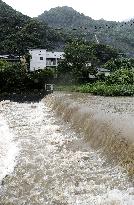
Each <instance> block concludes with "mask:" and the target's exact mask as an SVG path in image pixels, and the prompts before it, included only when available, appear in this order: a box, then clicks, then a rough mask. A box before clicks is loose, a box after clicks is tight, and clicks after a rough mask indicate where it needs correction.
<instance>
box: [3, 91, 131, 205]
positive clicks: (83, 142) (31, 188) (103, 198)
mask: <svg viewBox="0 0 134 205" xmlns="http://www.w3.org/2000/svg"><path fill="white" fill-rule="evenodd" d="M65 97H66V98H65V99H64V98H63V96H61V95H59V97H57V94H55V95H54V96H50V97H47V98H45V99H43V100H42V101H40V102H39V103H17V102H8V101H6V102H2V103H1V104H2V105H1V108H0V182H1V185H0V205H133V204H134V186H133V185H134V184H133V182H134V181H133V173H132V169H131V168H132V167H131V166H133V162H131V165H130V164H129V168H128V169H126V168H125V167H124V166H122V164H121V163H120V161H121V158H119V157H118V156H117V158H119V159H120V160H119V161H118V160H114V159H115V158H114V157H113V158H110V156H109V155H108V151H107V149H106V147H105V149H102V146H101V143H100V141H99V139H100V138H95V134H97V133H93V129H89V127H88V129H87V124H86V123H87V121H86V122H85V121H84V119H86V118H87V108H86V102H87V101H84V98H79V99H78V101H79V104H81V105H82V103H84V104H85V109H84V105H83V106H82V107H83V110H81V115H80V116H81V117H80V116H79V115H76V116H75V115H73V112H74V111H75V113H78V112H79V110H78V106H76V104H77V100H76V98H74V99H75V100H76V101H73V102H72V101H71V97H69V96H67V95H66V96H65ZM56 98H57V99H58V100H57V101H56ZM67 99H68V100H67ZM82 99H83V100H82ZM63 100H65V105H64V106H66V108H67V107H68V110H66V108H65V107H64V106H63V104H60V102H62V101H63ZM92 100H93V99H92ZM69 102H70V104H69ZM95 102H96V101H95ZM92 104H93V105H95V103H92ZM130 104H131V103H130ZM77 105H78V104H77ZM112 105H113V103H112ZM71 106H72V107H71ZM97 107H98V106H97ZM102 107H103V106H102ZM111 107H112V106H111ZM103 108H104V107H103ZM127 108H128V106H127ZM71 109H72V110H71ZM93 109H95V108H93V107H92V111H93ZM99 109H100V107H99ZM112 109H113V107H112V108H111V110H112ZM83 113H84V114H83ZM96 113H97V112H96ZM131 113H133V111H132V112H131ZM90 115H91V114H90ZM92 115H93V113H92ZM82 116H83V117H82ZM98 116H100V115H98ZM88 117H89V115H88ZM101 117H102V115H101ZM103 117H104V115H103ZM131 117H132V115H131ZM78 118H79V119H80V118H81V119H80V120H78V121H79V123H80V124H79V123H78V121H77V120H76V119H78ZM98 119H99V118H98ZM121 119H122V118H121ZM95 120H96V123H97V126H98V130H99V132H101V131H103V129H102V126H101V129H100V127H99V124H98V121H97V117H96V118H95ZM115 121H116V120H115ZM115 121H114V122H115ZM74 122H75V123H74ZM82 122H83V123H84V126H85V127H86V129H85V131H83V130H84V128H83V127H82ZM88 122H89V123H90V121H88ZM118 122H119V121H118ZM92 126H93V124H92ZM123 127H124V126H123ZM90 128H92V127H91V125H90ZM103 128H104V127H103ZM87 130H88V133H89V131H90V130H91V135H94V140H93V139H92V140H90V139H89V138H90V137H89V138H88V137H87V135H88V133H87ZM129 130H130V135H131V131H132V130H131V127H130V129H129ZM99 134H100V135H102V133H99ZM103 134H104V135H105V133H103ZM130 135H129V136H130ZM129 136H128V137H129ZM105 138H106V136H104V139H105ZM93 141H98V142H99V144H100V146H98V144H97V143H94V145H96V146H93ZM107 141H108V140H106V141H105V142H106V143H107ZM105 142H104V141H103V143H105ZM110 142H111V147H113V143H112V138H110ZM132 143H133V141H131V145H132ZM131 148H132V147H130V146H129V145H128V148H127V149H128V154H129V155H131V157H130V158H129V160H132V159H133V158H132V157H133V153H132V149H131ZM121 149H124V147H123V145H122V148H121ZM113 150H114V148H113V149H111V150H110V149H109V152H112V151H113ZM104 152H106V154H104ZM113 152H114V151H113ZM112 155H114V154H112ZM125 155H127V153H126V150H125V149H124V158H125ZM129 170H130V172H129Z"/></svg>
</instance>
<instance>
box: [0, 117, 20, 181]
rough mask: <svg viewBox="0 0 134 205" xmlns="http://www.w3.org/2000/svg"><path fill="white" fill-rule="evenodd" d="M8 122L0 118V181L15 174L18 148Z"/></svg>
mask: <svg viewBox="0 0 134 205" xmlns="http://www.w3.org/2000/svg"><path fill="white" fill-rule="evenodd" d="M13 140H14V135H13V134H12V133H11V132H10V130H9V127H8V125H7V123H6V121H5V120H4V119H3V118H2V117H0V181H1V180H2V179H3V178H4V177H5V176H6V175H8V174H9V173H11V172H13V170H14V167H15V164H16V160H15V159H16V156H17V154H18V148H17V145H16V144H15V142H14V141H13Z"/></svg>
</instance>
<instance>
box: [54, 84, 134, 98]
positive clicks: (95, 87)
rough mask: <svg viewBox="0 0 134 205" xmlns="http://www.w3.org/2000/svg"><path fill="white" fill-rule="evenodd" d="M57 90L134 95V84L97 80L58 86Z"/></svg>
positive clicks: (105, 94)
mask: <svg viewBox="0 0 134 205" xmlns="http://www.w3.org/2000/svg"><path fill="white" fill-rule="evenodd" d="M55 90H57V91H70V92H81V93H91V94H94V95H103V96H134V85H131V84H128V85H118V84H112V85H107V84H106V83H102V82H96V83H93V84H85V85H69V86H56V88H55Z"/></svg>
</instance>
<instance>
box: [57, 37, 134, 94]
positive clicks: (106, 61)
mask: <svg viewBox="0 0 134 205" xmlns="http://www.w3.org/2000/svg"><path fill="white" fill-rule="evenodd" d="M105 54H107V55H105ZM89 62H91V65H88V63H89ZM87 65H88V66H87ZM97 66H102V67H104V68H107V69H108V70H110V71H111V74H110V75H108V76H107V77H106V76H105V74H104V73H101V74H98V73H97V70H96V67H97ZM89 74H91V75H94V78H93V79H89ZM58 77H59V82H60V84H62V86H57V88H56V89H58V90H64V91H65V90H68V91H75V92H83V93H92V94H96V95H105V96H134V59H128V58H118V53H117V51H116V50H114V49H112V48H110V47H109V46H105V45H101V44H89V43H85V42H83V41H72V42H70V43H69V44H67V46H66V47H65V59H64V60H63V61H62V62H61V63H60V64H59V67H58ZM70 84H71V86H70ZM73 84H75V85H73ZM64 85H69V86H64Z"/></svg>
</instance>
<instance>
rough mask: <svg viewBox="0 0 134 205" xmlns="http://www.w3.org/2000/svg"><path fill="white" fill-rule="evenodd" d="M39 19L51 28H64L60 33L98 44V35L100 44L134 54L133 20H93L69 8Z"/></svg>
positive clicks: (60, 8)
mask: <svg viewBox="0 0 134 205" xmlns="http://www.w3.org/2000/svg"><path fill="white" fill-rule="evenodd" d="M38 19H40V20H43V21H44V22H46V23H48V25H49V26H51V27H54V28H57V29H58V28H63V29H62V30H61V31H60V32H64V33H67V34H69V35H71V37H74V36H75V37H81V38H83V40H87V41H90V42H91V41H92V42H96V39H95V34H96V35H97V38H98V40H99V42H100V43H102V44H106V45H111V46H113V47H115V48H118V49H120V50H122V51H124V52H127V53H129V54H130V55H131V54H134V43H133V42H134V22H133V20H131V21H129V22H115V21H105V20H103V19H101V20H93V19H92V18H90V17H88V16H85V15H84V14H80V13H79V12H77V11H75V10H74V9H72V8H70V7H67V6H64V7H57V8H53V9H50V11H45V12H44V13H43V14H41V15H40V16H39V17H38Z"/></svg>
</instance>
